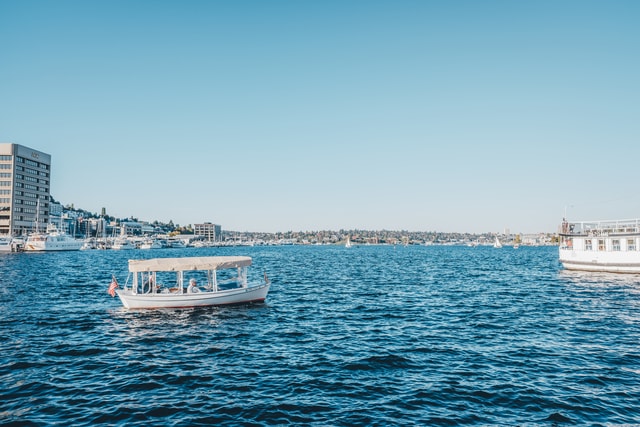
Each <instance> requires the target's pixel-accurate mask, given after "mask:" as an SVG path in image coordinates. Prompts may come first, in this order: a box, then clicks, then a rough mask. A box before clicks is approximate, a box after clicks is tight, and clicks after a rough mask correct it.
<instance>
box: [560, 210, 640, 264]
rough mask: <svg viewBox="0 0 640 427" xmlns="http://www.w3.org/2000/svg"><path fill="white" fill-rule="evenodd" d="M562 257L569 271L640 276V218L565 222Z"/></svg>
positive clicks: (563, 222)
mask: <svg viewBox="0 0 640 427" xmlns="http://www.w3.org/2000/svg"><path fill="white" fill-rule="evenodd" d="M559 258H560V262H561V263H562V265H563V266H564V268H566V269H567V270H584V271H603V272H613V273H640V219H631V220H613V221H581V222H572V223H570V222H568V221H566V220H563V221H562V227H561V231H560V248H559Z"/></svg>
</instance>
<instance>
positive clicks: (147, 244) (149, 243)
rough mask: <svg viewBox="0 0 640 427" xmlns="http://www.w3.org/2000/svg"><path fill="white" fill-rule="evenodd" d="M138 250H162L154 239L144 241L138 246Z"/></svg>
mask: <svg viewBox="0 0 640 427" xmlns="http://www.w3.org/2000/svg"><path fill="white" fill-rule="evenodd" d="M140 249H162V244H161V243H160V242H159V241H158V240H156V239H145V240H144V241H143V242H142V243H141V244H140Z"/></svg>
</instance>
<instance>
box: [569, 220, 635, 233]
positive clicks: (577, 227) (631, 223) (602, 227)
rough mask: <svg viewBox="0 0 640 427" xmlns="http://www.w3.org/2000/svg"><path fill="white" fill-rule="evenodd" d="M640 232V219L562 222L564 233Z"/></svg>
mask: <svg viewBox="0 0 640 427" xmlns="http://www.w3.org/2000/svg"><path fill="white" fill-rule="evenodd" d="M638 232H640V219H624V220H607V221H576V222H567V221H564V222H563V223H562V234H565V235H578V236H579V235H586V236H594V237H597V236H608V235H610V234H627V233H638Z"/></svg>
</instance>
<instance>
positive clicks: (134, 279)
mask: <svg viewBox="0 0 640 427" xmlns="http://www.w3.org/2000/svg"><path fill="white" fill-rule="evenodd" d="M250 265H251V258H250V257H244V256H210V257H186V258H154V259H147V260H129V278H130V279H131V281H129V279H127V283H126V284H125V286H124V288H122V289H120V288H119V285H118V282H117V280H116V279H115V276H114V278H113V281H112V283H111V285H110V286H109V289H108V292H109V294H110V295H111V296H115V295H116V294H117V295H118V297H119V298H120V300H121V301H122V304H123V305H124V306H125V307H126V308H128V309H139V308H181V307H199V306H214V305H230V304H246V303H256V302H264V300H265V299H266V298H267V293H268V292H269V287H270V286H271V283H270V282H269V279H268V278H267V275H266V274H265V276H264V278H265V280H264V283H258V284H254V285H250V284H248V282H247V269H248V267H249V266H250ZM191 281H196V282H197V283H198V284H199V285H200V287H197V288H195V287H192V286H191V285H190V286H189V288H187V289H185V287H184V285H186V284H187V283H189V282H191ZM194 289H197V290H194Z"/></svg>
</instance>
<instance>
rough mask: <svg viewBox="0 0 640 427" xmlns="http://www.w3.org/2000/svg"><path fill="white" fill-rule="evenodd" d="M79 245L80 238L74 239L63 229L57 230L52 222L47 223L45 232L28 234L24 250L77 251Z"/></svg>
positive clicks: (80, 242) (80, 244) (80, 243)
mask: <svg viewBox="0 0 640 427" xmlns="http://www.w3.org/2000/svg"><path fill="white" fill-rule="evenodd" d="M81 247H82V241H81V240H76V239H74V238H73V237H71V236H70V235H69V234H67V233H65V232H64V231H60V230H58V229H57V228H56V226H55V225H54V224H52V223H49V225H48V226H47V231H46V232H44V233H40V232H35V233H33V234H30V235H29V236H28V237H27V241H26V242H25V244H24V250H25V251H27V252H40V251H79V250H80V248H81Z"/></svg>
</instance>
